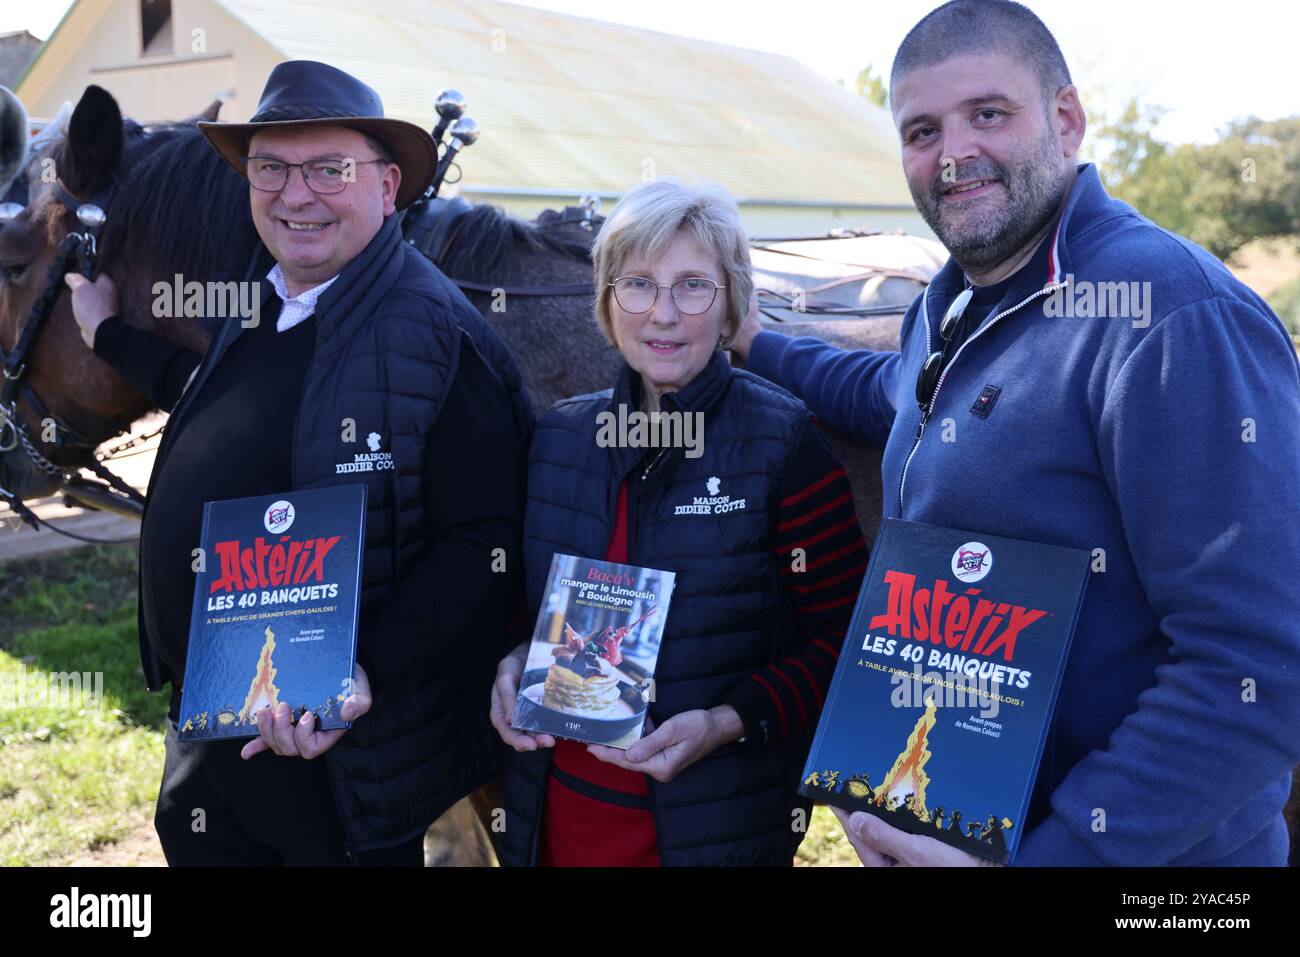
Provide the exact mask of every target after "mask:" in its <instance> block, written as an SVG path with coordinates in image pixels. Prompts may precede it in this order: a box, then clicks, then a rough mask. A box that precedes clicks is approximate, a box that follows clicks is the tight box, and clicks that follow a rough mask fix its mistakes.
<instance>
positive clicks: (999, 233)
mask: <svg viewBox="0 0 1300 957" xmlns="http://www.w3.org/2000/svg"><path fill="white" fill-rule="evenodd" d="M1058 150H1059V146H1058V143H1057V138H1056V136H1055V134H1054V133H1053V132H1052V131H1051V128H1050V127H1049V128H1048V131H1047V133H1046V134H1044V136H1043V137H1042V138H1041V139H1040V140H1038V142H1037V143H1035V144H1034V146H1033V149H1032V150H1031V151H1030V152H1029V154H1028V155H1026V156H1024V157H1023V158H1020V159H1019V161H1018V162H1017V163H1016V165H1014V166H1010V167H1007V166H1002V165H999V164H998V163H996V162H994V161H993V160H992V159H990V158H989V157H987V156H984V157H981V158H980V159H978V160H976V161H974V162H972V163H968V164H967V165H965V166H959V167H957V169H956V170H955V175H954V176H952V177H950V181H947V182H945V180H944V177H943V176H942V175H941V176H940V177H939V178H938V179H936V180H935V181H934V182H933V183H931V184H929V185H928V186H926V187H924V188H918V184H915V183H912V182H910V181H909V183H908V187H909V188H910V189H911V191H912V199H913V201H914V202H915V203H916V208H917V209H918V210H919V211H920V213H921V218H922V219H924V220H925V222H926V225H928V226H929V227H930V228H931V229H932V230H934V234H935V235H936V236H938V237H939V241H940V242H941V243H943V245H944V247H945V248H946V249H947V250H948V252H949V253H950V254H951V255H952V258H953V259H955V260H956V261H957V265H959V266H961V267H962V269H963V270H965V271H966V272H967V273H982V272H987V271H988V270H989V269H991V268H993V267H995V266H997V265H998V264H999V263H1003V262H1006V261H1007V260H1008V259H1010V258H1011V257H1012V256H1014V255H1015V254H1016V253H1018V252H1020V251H1021V250H1022V249H1023V248H1024V247H1025V245H1026V244H1028V242H1029V241H1030V240H1031V239H1033V238H1034V236H1035V235H1036V234H1037V233H1038V232H1039V231H1040V230H1042V229H1043V227H1044V226H1046V225H1047V223H1048V222H1049V221H1050V220H1051V219H1052V217H1053V216H1055V215H1056V211H1057V208H1058V207H1059V206H1060V204H1061V198H1062V197H1063V196H1064V195H1065V181H1066V173H1065V171H1064V170H1062V169H1061V167H1060V153H1059V152H1058ZM976 179H988V180H997V181H998V182H1000V183H1001V184H1002V186H1003V187H1005V189H1006V191H1007V199H1006V202H1005V203H1004V204H1003V205H1002V206H1001V207H1000V208H994V207H993V206H992V204H988V208H987V211H985V212H981V213H977V214H976V217H977V218H976V219H975V220H974V221H971V220H969V219H967V218H966V217H961V219H962V221H961V222H959V223H949V222H945V220H944V215H945V213H946V214H947V215H949V216H953V214H955V213H958V212H960V211H961V207H960V204H961V202H962V201H961V200H957V201H955V202H953V201H949V202H946V203H945V202H944V200H943V191H944V190H945V189H948V188H949V187H950V186H952V185H953V183H960V182H962V181H966V180H976ZM983 201H984V198H983V197H981V198H980V199H976V200H971V201H970V203H971V205H975V206H977V204H979V203H981V202H983ZM977 208H978V207H977ZM968 215H969V214H968Z"/></svg>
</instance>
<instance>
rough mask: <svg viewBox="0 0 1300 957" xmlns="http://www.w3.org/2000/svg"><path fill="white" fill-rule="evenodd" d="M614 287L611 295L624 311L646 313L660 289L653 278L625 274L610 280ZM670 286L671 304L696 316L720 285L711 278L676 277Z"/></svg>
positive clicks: (707, 303) (653, 305)
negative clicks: (677, 278)
mask: <svg viewBox="0 0 1300 957" xmlns="http://www.w3.org/2000/svg"><path fill="white" fill-rule="evenodd" d="M608 285H611V286H613V287H614V298H615V299H616V300H617V301H618V304H619V307H620V308H622V310H623V311H624V312H630V313H632V314H633V315H639V314H641V313H643V312H649V311H650V310H651V309H653V308H654V307H655V303H656V302H658V300H659V290H660V289H661V288H663V287H662V286H660V285H659V284H658V283H656V282H655V281H654V280H653V279H646V278H644V277H642V276H624V277H621V278H619V279H615V280H614V281H613V282H611V283H609V284H608ZM668 288H669V295H671V296H672V297H673V305H675V306H676V307H677V311H678V312H680V313H681V314H682V315H683V316H698V315H699V314H700V313H702V312H708V311H709V307H710V306H712V305H713V300H714V299H716V298H717V297H718V290H719V289H726V288H727V287H726V286H722V285H719V284H718V283H716V282H714V281H713V280H712V279H696V278H691V279H679V280H677V281H676V282H675V283H673V284H672V285H671V286H670V287H668Z"/></svg>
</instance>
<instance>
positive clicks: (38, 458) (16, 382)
mask: <svg viewBox="0 0 1300 957" xmlns="http://www.w3.org/2000/svg"><path fill="white" fill-rule="evenodd" d="M51 189H52V192H53V194H54V198H55V199H56V200H58V202H59V203H61V204H62V205H63V206H64V207H66V208H67V209H68V210H70V211H72V212H73V213H74V214H75V215H76V217H77V222H78V224H79V225H80V231H74V232H70V233H68V235H66V236H65V237H63V240H62V242H60V243H59V246H58V250H57V251H56V253H55V256H54V262H53V263H51V264H50V269H49V272H48V273H47V274H46V277H45V288H44V289H43V290H42V291H41V295H40V297H39V298H37V300H36V301H35V302H34V303H33V304H32V308H31V310H30V311H29V312H28V313H27V321H26V322H25V323H23V326H22V329H21V331H20V332H19V334H18V340H17V341H16V342H15V343H14V347H13V349H12V350H10V351H9V352H6V351H5V350H4V348H3V347H0V360H3V380H2V381H0V476H3V474H4V473H3V465H4V456H5V455H6V454H10V453H12V452H14V451H15V450H16V449H18V448H19V447H21V448H22V450H23V452H24V453H25V454H26V455H27V458H28V459H29V460H30V461H31V462H32V464H33V465H35V466H36V467H37V468H38V469H40V470H41V471H42V472H44V473H45V474H46V475H49V476H52V477H53V476H59V477H60V479H61V481H60V483H59V485H60V486H61V487H62V486H64V485H66V484H67V472H68V468H67V467H66V466H62V465H59V464H58V463H57V462H54V461H52V460H51V459H50V458H49V457H48V456H46V455H45V454H44V453H42V452H41V450H40V449H38V448H37V447H36V443H35V442H33V441H32V439H31V437H30V436H29V435H28V434H27V429H26V428H25V427H24V426H23V425H22V423H20V422H19V421H18V400H19V398H21V399H22V400H23V401H24V402H26V404H27V406H28V407H29V408H30V409H31V410H32V412H33V413H34V414H35V415H36V417H37V419H38V420H39V421H41V422H48V423H52V424H53V427H54V435H53V441H52V442H50V443H49V444H50V445H53V446H54V447H55V448H56V449H74V450H82V451H86V452H89V453H90V455H89V460H90V462H89V464H88V465H87V466H86V468H89V469H90V470H91V471H92V472H94V473H95V474H96V475H98V476H99V477H100V478H102V479H104V480H105V481H106V482H107V483H108V484H109V485H110V486H112V487H113V488H115V489H116V490H117V491H119V492H122V493H123V494H125V495H127V496H128V497H130V498H132V499H134V500H136V501H138V502H143V501H144V499H143V497H142V496H141V495H140V493H139V492H137V491H136V490H135V489H134V488H132V487H131V486H130V485H129V484H127V483H126V482H124V481H122V480H121V479H119V478H118V477H117V476H116V475H113V473H112V472H110V471H109V470H108V469H107V468H105V467H104V466H103V465H102V464H101V463H100V462H99V461H97V460H96V459H95V456H94V450H95V448H96V447H97V445H98V443H96V442H91V441H90V440H88V439H86V438H84V437H83V436H82V435H81V434H80V433H78V432H77V431H76V430H75V429H73V428H72V427H71V426H69V425H68V424H67V423H66V422H62V421H60V420H59V418H58V417H57V416H55V415H53V414H51V413H50V411H49V409H48V407H47V406H46V405H45V403H44V402H42V401H41V399H40V397H39V396H38V395H37V394H36V391H35V390H34V389H33V388H32V386H31V383H30V382H29V381H28V380H27V368H28V357H29V356H30V354H31V351H32V349H34V348H35V345H36V340H37V339H38V338H39V336H40V334H41V330H42V329H43V328H44V327H45V324H46V322H47V321H48V320H49V318H50V316H51V315H52V314H53V312H54V304H55V302H56V301H57V300H58V298H59V295H60V293H62V291H63V288H64V277H65V276H67V274H68V273H70V272H72V270H73V269H74V268H75V269H76V270H77V271H78V272H79V273H81V275H83V276H85V277H86V278H87V279H88V280H91V281H92V282H93V281H94V279H95V273H96V266H97V256H98V247H97V240H98V236H99V232H100V230H101V229H102V228H103V226H104V221H105V218H106V217H105V214H104V208H105V207H106V206H107V205H108V201H109V199H110V197H111V195H112V184H111V183H110V184H109V186H107V187H105V188H104V189H103V190H101V191H100V193H98V194H96V196H95V197H94V198H93V199H92V200H91V201H90V202H88V203H83V202H81V201H80V200H79V199H78V198H77V197H76V196H74V195H73V194H72V193H71V192H70V191H69V190H68V188H67V187H66V186H64V184H63V183H62V182H61V181H59V180H55V182H54V183H53V184H51ZM74 471H75V469H74ZM0 500H3V501H4V502H5V504H7V505H8V506H9V508H11V509H12V510H13V511H14V512H15V513H16V514H17V515H18V516H19V517H20V518H21V519H22V520H23V521H24V522H26V523H27V524H28V525H30V526H32V528H39V527H40V525H41V524H45V525H46V526H47V527H49V528H51V529H53V530H55V531H60V532H62V534H67V535H71V537H74V538H80V537H81V536H77V535H72V533H70V532H63V531H62V530H61V529H57V528H55V527H54V526H53V525H50V524H49V523H48V522H42V520H41V519H40V518H38V517H37V516H36V514H35V513H34V512H33V511H32V510H31V509H30V508H28V507H27V505H26V504H24V502H23V500H22V499H21V498H20V497H19V496H18V495H17V494H16V493H15V492H11V491H10V490H9V489H7V488H5V487H4V486H3V485H0ZM85 540H87V541H98V540H97V539H85Z"/></svg>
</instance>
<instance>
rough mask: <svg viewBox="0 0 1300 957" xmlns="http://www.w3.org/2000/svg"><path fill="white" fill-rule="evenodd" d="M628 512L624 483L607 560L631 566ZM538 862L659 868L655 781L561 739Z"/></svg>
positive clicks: (548, 789) (548, 783)
mask: <svg viewBox="0 0 1300 957" xmlns="http://www.w3.org/2000/svg"><path fill="white" fill-rule="evenodd" d="M627 512H628V508H627V483H626V482H624V483H623V485H621V486H620V487H619V490H618V506H617V509H616V511H615V513H614V531H613V533H612V534H611V535H610V538H609V545H608V547H607V548H606V549H605V561H607V562H619V563H620V564H627V521H628V515H627ZM563 779H568V781H569V783H568V784H566V783H564V780H563ZM575 788H577V790H575ZM632 805H640V806H632ZM538 864H540V865H541V866H542V867H657V866H658V865H659V850H658V847H657V846H656V844H655V823H654V816H653V815H652V814H651V812H650V779H649V778H648V777H647V776H646V775H644V774H638V773H637V772H635V771H627V770H625V769H623V768H620V767H618V766H616V765H613V764H608V763H606V762H604V761H601V760H600V759H599V758H597V757H595V756H594V755H592V753H591V752H590V751H588V750H587V746H586V745H585V744H582V743H580V742H577V741H565V740H563V739H561V740H558V741H556V742H555V754H554V757H553V760H552V762H551V774H550V775H549V776H548V777H547V779H546V799H545V801H544V802H543V804H542V834H541V848H540V850H539V852H538Z"/></svg>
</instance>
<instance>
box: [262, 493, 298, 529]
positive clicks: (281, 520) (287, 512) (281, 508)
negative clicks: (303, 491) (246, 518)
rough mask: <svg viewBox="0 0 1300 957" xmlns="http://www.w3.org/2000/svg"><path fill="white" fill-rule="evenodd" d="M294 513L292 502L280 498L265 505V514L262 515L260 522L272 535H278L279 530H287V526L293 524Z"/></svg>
mask: <svg viewBox="0 0 1300 957" xmlns="http://www.w3.org/2000/svg"><path fill="white" fill-rule="evenodd" d="M295 514H296V513H295V512H294V510H293V503H292V502H290V501H289V500H288V499H283V498H282V499H280V500H279V501H278V502H272V503H271V504H270V505H269V506H267V509H266V514H265V515H263V516H262V524H263V525H265V526H266V530H267V531H268V532H270V533H271V534H272V535H278V534H279V533H280V532H287V531H288V530H289V526H290V525H292V524H293V518H294V515H295Z"/></svg>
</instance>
